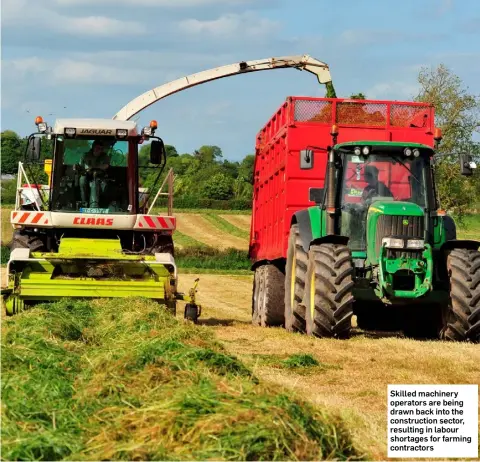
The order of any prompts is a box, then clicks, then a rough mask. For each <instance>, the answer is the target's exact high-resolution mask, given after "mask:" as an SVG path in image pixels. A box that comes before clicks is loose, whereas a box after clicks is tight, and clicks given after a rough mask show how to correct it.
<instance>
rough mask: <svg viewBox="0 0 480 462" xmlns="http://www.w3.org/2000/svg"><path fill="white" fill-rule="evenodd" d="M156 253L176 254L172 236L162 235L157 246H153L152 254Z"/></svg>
mask: <svg viewBox="0 0 480 462" xmlns="http://www.w3.org/2000/svg"><path fill="white" fill-rule="evenodd" d="M156 253H169V254H171V255H172V256H175V247H174V245H173V239H172V236H160V237H159V239H158V242H157V243H156V245H155V247H153V248H152V255H155V254H156Z"/></svg>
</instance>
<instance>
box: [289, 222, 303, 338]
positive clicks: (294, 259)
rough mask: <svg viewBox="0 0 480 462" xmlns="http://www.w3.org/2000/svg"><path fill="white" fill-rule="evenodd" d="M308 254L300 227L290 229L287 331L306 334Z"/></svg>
mask: <svg viewBox="0 0 480 462" xmlns="http://www.w3.org/2000/svg"><path fill="white" fill-rule="evenodd" d="M307 265H308V254H307V252H305V250H304V249H303V246H302V241H301V239H300V230H299V228H298V225H293V226H292V227H291V228H290V237H289V239H288V251H287V264H286V267H285V329H287V330H288V331H290V332H305V307H304V306H303V305H302V304H301V303H302V299H303V292H304V291H305V276H306V273H307Z"/></svg>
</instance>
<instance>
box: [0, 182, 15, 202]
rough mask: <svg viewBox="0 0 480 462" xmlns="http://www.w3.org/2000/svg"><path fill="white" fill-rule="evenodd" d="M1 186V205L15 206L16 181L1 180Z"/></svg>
mask: <svg viewBox="0 0 480 462" xmlns="http://www.w3.org/2000/svg"><path fill="white" fill-rule="evenodd" d="M0 186H1V188H2V189H1V201H2V204H15V198H16V195H17V179H16V178H15V179H14V180H3V181H2V182H1V184H0Z"/></svg>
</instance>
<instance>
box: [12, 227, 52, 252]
mask: <svg viewBox="0 0 480 462" xmlns="http://www.w3.org/2000/svg"><path fill="white" fill-rule="evenodd" d="M11 249H12V250H13V249H30V250H31V251H32V252H43V251H45V244H44V242H43V241H42V240H41V239H40V238H39V237H38V236H35V235H34V234H27V233H25V232H22V231H19V230H17V231H15V232H14V233H13V237H12V244H11Z"/></svg>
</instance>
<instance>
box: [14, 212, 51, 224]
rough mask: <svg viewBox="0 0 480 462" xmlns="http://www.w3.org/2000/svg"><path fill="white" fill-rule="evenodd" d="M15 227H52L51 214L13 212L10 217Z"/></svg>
mask: <svg viewBox="0 0 480 462" xmlns="http://www.w3.org/2000/svg"><path fill="white" fill-rule="evenodd" d="M10 217H11V220H10V221H11V222H12V224H14V225H24V226H47V227H50V226H52V220H51V219H50V213H49V212H36V211H32V212H25V211H24V210H16V211H13V212H12V213H11V215H10Z"/></svg>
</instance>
